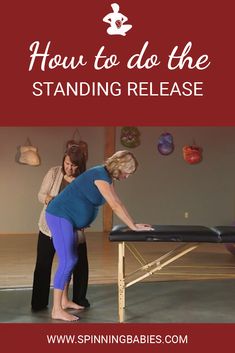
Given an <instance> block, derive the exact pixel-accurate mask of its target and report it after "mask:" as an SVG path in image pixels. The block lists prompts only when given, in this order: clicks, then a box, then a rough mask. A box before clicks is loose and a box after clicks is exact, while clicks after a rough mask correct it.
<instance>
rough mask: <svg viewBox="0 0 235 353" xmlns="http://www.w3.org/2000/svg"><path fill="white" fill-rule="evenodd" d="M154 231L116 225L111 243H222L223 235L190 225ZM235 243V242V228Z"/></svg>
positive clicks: (234, 236) (111, 233)
mask: <svg viewBox="0 0 235 353" xmlns="http://www.w3.org/2000/svg"><path fill="white" fill-rule="evenodd" d="M152 227H153V228H154V230H153V231H141V232H139V231H133V230H131V229H129V228H128V227H126V226H123V225H116V226H115V227H114V228H113V229H112V231H111V232H110V234H109V240H110V241H117V242H120V241H131V242H139V241H140V242H143V241H147V242H148V241H150V242H192V243H195V242H196V243H197V242H205V243H220V242H221V234H220V233H219V228H220V227H217V228H216V230H214V229H211V228H209V227H204V226H198V225H196V226H188V225H153V226H152ZM233 229H234V235H233V238H234V241H235V227H233Z"/></svg>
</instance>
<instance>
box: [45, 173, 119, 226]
mask: <svg viewBox="0 0 235 353" xmlns="http://www.w3.org/2000/svg"><path fill="white" fill-rule="evenodd" d="M96 180H103V181H106V182H108V183H109V184H111V183H112V178H111V177H110V176H109V173H108V171H107V170H106V169H105V167H104V166H96V167H93V168H91V169H88V170H87V171H85V172H84V173H82V174H81V175H79V176H78V177H77V178H76V179H75V180H74V181H72V182H71V183H70V184H69V185H68V186H67V187H66V188H65V189H64V190H63V191H62V192H61V193H60V194H58V195H57V196H56V197H55V198H54V199H53V200H52V201H51V202H50V203H49V205H48V206H47V209H46V212H48V213H50V214H52V215H54V216H57V217H62V218H65V219H67V220H68V221H70V222H71V223H72V224H73V226H74V227H75V228H84V227H87V226H89V225H90V224H91V223H92V222H93V221H94V219H95V218H96V216H97V214H98V209H99V206H101V205H103V204H104V203H105V199H104V198H103V196H102V195H101V193H100V192H99V189H98V188H97V186H96V185H95V183H94V182H95V181H96Z"/></svg>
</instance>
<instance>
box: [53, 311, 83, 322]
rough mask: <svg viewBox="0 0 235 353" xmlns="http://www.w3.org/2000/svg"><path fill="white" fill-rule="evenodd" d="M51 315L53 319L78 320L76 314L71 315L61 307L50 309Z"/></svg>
mask: <svg viewBox="0 0 235 353" xmlns="http://www.w3.org/2000/svg"><path fill="white" fill-rule="evenodd" d="M51 317H52V319H55V320H64V321H78V320H79V317H78V316H75V315H71V314H69V313H67V312H66V311H65V310H63V309H58V310H56V309H54V308H53V309H52V313H51Z"/></svg>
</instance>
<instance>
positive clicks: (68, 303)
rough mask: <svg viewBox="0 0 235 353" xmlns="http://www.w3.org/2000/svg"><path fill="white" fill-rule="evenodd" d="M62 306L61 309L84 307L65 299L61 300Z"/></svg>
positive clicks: (79, 308)
mask: <svg viewBox="0 0 235 353" xmlns="http://www.w3.org/2000/svg"><path fill="white" fill-rule="evenodd" d="M62 308H63V309H76V310H82V309H84V308H85V307H84V306H81V305H78V304H76V303H74V302H72V301H71V300H66V301H62Z"/></svg>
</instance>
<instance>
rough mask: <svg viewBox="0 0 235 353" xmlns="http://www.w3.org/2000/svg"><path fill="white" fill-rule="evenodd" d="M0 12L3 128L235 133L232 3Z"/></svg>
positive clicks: (42, 6)
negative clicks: (226, 128)
mask: <svg viewBox="0 0 235 353" xmlns="http://www.w3.org/2000/svg"><path fill="white" fill-rule="evenodd" d="M2 7H3V9H2V16H1V17H2V20H1V32H2V34H3V38H2V41H1V47H2V48H1V49H2V50H1V53H2V54H1V69H2V73H1V88H2V90H1V91H2V92H1V108H0V124H1V125H2V126H10V125H15V126H50V125H51V126H56V125H66V126H68V125H72V126H77V125H80V126H81V125H83V126H85V125H86V126H89V125H93V126H96V125H97V126H107V125H139V126H140V125H142V126H149V125H164V126H165V125H172V126H180V125H187V126H189V125H191V126H200V125H204V126H205V125H234V121H235V120H234V117H235V116H234V115H235V114H234V104H233V100H234V99H233V92H234V89H233V87H234V83H233V79H234V64H233V57H234V55H233V53H234V46H233V44H232V43H233V39H234V38H233V33H234V29H233V22H234V18H233V13H234V11H233V1H232V0H225V1H223V3H220V2H215V1H212V0H208V1H204V0H198V1H197V2H196V3H194V4H189V2H188V1H187V0H181V1H177V2H174V1H171V2H170V3H169V2H160V3H159V2H157V1H156V0H147V1H144V2H137V1H131V0H130V1H123V0H120V1H119V2H118V4H117V3H116V5H115V6H114V5H112V2H109V1H85V2H81V1H77V0H71V1H69V3H68V4H67V3H66V5H63V6H61V5H60V4H59V3H58V2H57V1H54V0H51V1H45V0H41V1H40V2H36V3H34V6H32V1H29V0H25V1H21V2H15V3H14V6H12V3H11V2H4V5H3V6H2Z"/></svg>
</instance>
